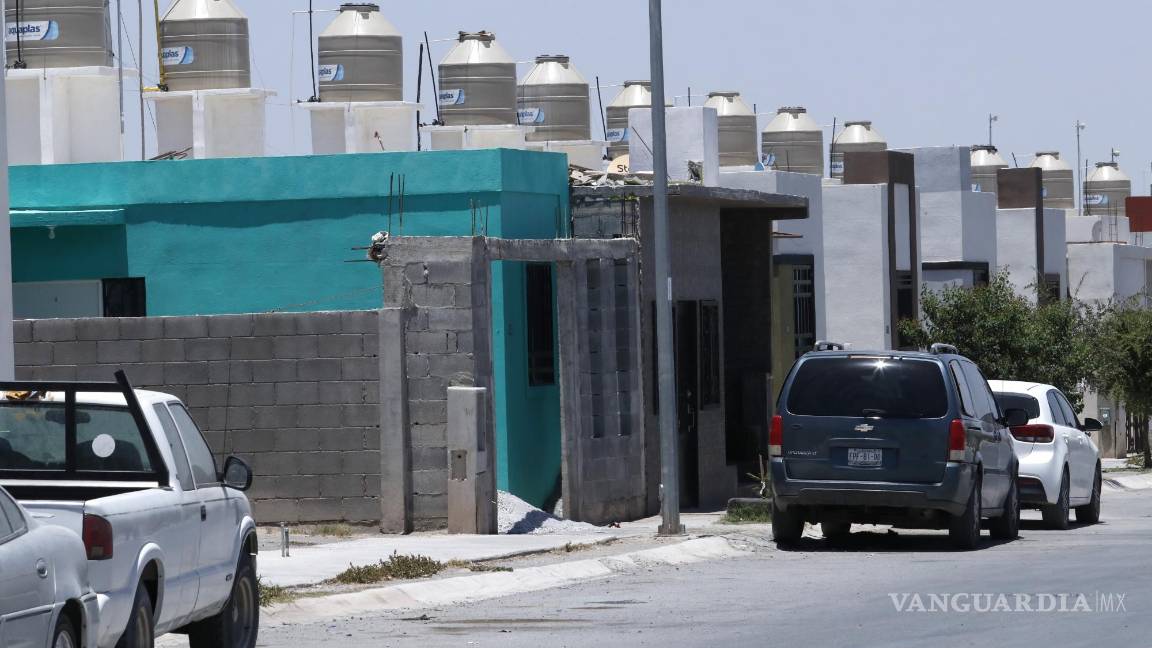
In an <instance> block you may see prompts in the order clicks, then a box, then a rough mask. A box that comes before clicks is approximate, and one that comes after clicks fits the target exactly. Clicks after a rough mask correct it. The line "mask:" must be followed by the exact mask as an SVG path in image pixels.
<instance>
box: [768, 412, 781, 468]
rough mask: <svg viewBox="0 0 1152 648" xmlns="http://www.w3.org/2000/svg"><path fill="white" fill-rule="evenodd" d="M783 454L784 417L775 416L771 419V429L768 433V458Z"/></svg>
mask: <svg viewBox="0 0 1152 648" xmlns="http://www.w3.org/2000/svg"><path fill="white" fill-rule="evenodd" d="M783 454H784V417H782V416H780V415H779V414H777V415H776V416H773V417H772V428H771V429H770V431H769V432H768V456H769V457H779V456H782V455H783Z"/></svg>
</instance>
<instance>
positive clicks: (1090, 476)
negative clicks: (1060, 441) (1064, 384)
mask: <svg viewBox="0 0 1152 648" xmlns="http://www.w3.org/2000/svg"><path fill="white" fill-rule="evenodd" d="M1056 400H1057V401H1058V402H1059V403H1060V409H1061V410H1063V411H1064V418H1065V419H1066V420H1067V421H1068V427H1069V428H1070V432H1069V438H1070V439H1072V444H1071V445H1070V446H1069V448H1068V449H1069V452H1070V454H1071V457H1072V459H1071V463H1073V464H1075V465H1074V466H1073V467H1072V468H1071V470H1072V472H1073V474H1074V476H1073V478H1072V482H1073V484H1072V497H1074V498H1076V497H1082V498H1085V499H1088V498H1090V497H1092V485H1093V482H1094V481H1095V480H1096V448H1095V446H1093V445H1092V441H1091V439H1089V438H1088V435H1087V434H1085V433H1084V431H1083V430H1081V429H1080V419H1079V418H1077V416H1076V413H1075V412H1073V411H1072V405H1071V404H1070V403H1069V402H1068V399H1067V398H1066V397H1065V396H1064V394H1062V393H1060V392H1056Z"/></svg>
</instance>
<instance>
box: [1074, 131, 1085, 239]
mask: <svg viewBox="0 0 1152 648" xmlns="http://www.w3.org/2000/svg"><path fill="white" fill-rule="evenodd" d="M1082 130H1084V124H1082V123H1080V120H1079V119H1077V120H1076V185H1077V186H1076V191H1077V194H1076V195H1077V196H1078V197H1079V200H1078V201H1077V202H1076V205H1077V207H1076V209H1077V212H1076V213H1077V214H1078V215H1080V216H1083V215H1084V180H1083V178H1082V177H1081V173H1082V171H1081V168H1082V167H1081V165H1080V131H1082Z"/></svg>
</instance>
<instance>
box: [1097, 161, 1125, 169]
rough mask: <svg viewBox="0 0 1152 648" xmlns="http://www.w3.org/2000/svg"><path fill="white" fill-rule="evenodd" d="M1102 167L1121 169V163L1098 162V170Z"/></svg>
mask: <svg viewBox="0 0 1152 648" xmlns="http://www.w3.org/2000/svg"><path fill="white" fill-rule="evenodd" d="M1100 167H1112V168H1113V169H1119V168H1120V163H1119V162H1097V163H1096V168H1097V169H1099V168H1100Z"/></svg>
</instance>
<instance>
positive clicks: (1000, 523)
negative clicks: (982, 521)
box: [988, 476, 1020, 540]
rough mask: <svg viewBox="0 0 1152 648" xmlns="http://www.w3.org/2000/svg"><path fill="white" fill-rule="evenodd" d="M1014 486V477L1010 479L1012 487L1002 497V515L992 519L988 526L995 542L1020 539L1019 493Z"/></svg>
mask: <svg viewBox="0 0 1152 648" xmlns="http://www.w3.org/2000/svg"><path fill="white" fill-rule="evenodd" d="M1018 489H1019V487H1018V486H1017V484H1016V477H1015V476H1013V477H1012V485H1011V486H1009V487H1008V495H1006V496H1005V497H1004V514H1003V515H1001V516H1000V517H998V518H994V519H993V520H992V521H991V522H989V524H988V530H989V531H990V532H991V533H992V537H993V538H996V539H997V540H1015V539H1016V538H1019V537H1020V491H1019V490H1018Z"/></svg>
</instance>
